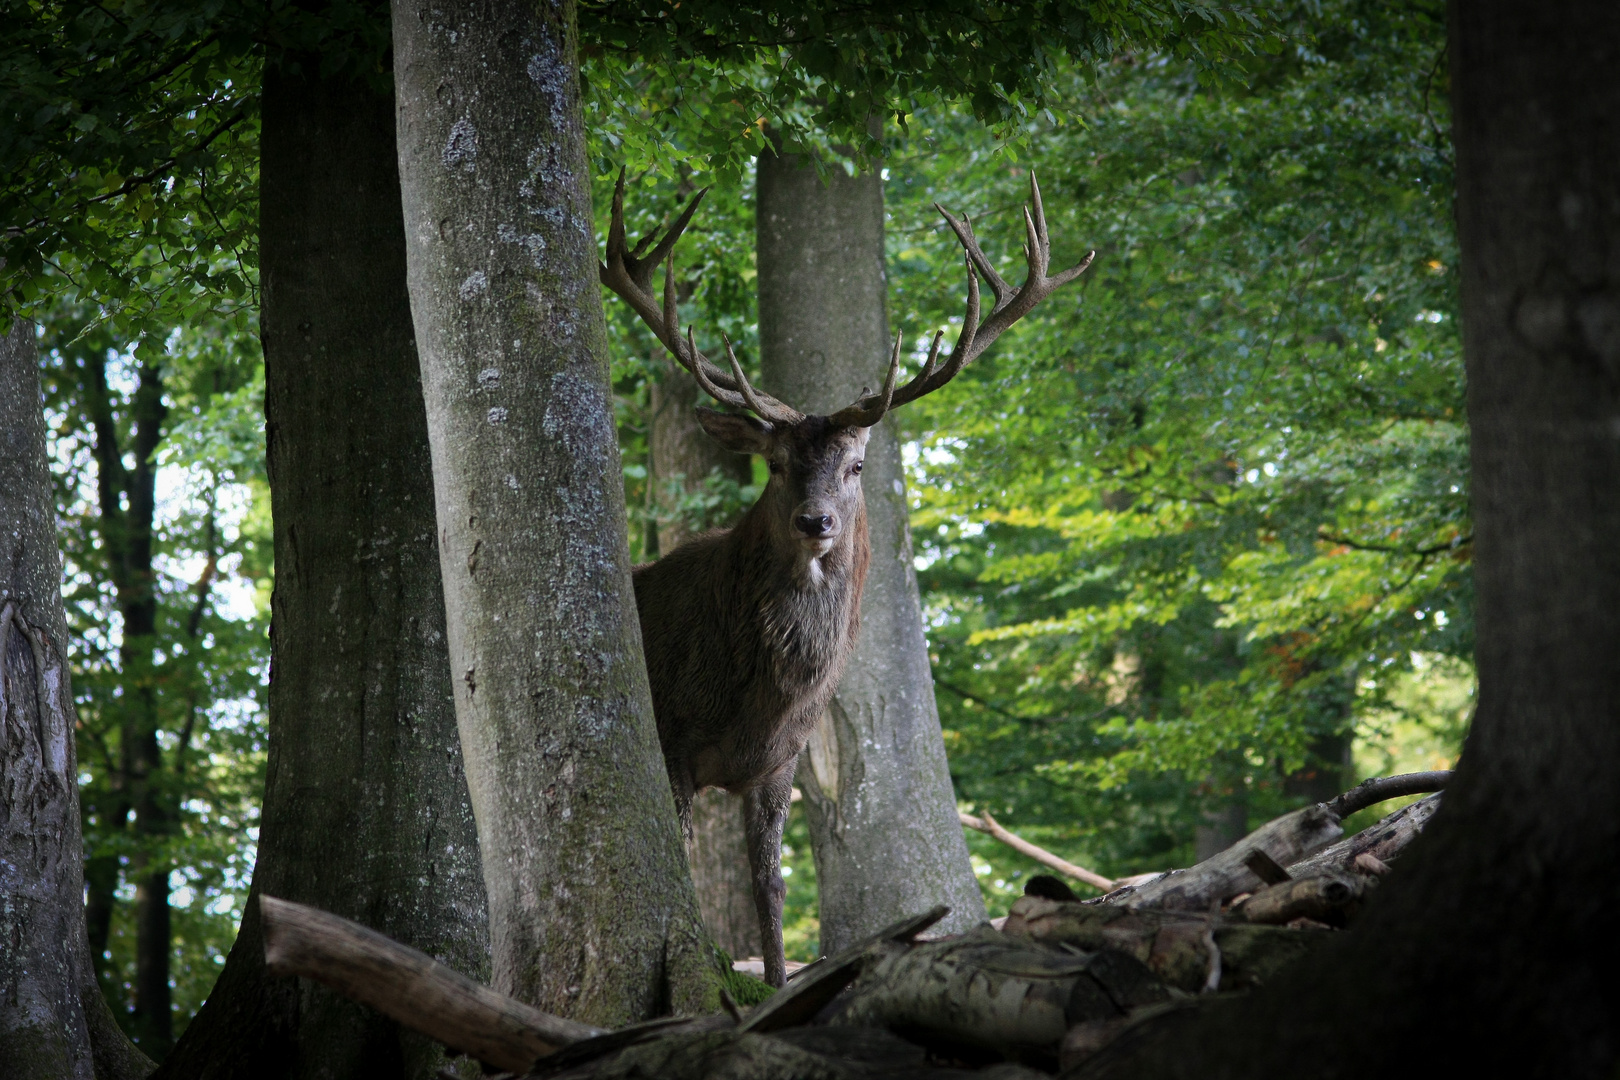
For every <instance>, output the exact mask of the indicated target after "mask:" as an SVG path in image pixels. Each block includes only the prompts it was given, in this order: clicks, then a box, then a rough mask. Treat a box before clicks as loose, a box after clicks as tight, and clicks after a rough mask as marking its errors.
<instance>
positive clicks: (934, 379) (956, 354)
mask: <svg viewBox="0 0 1620 1080" xmlns="http://www.w3.org/2000/svg"><path fill="white" fill-rule="evenodd" d="M962 262H963V263H964V264H965V265H966V267H967V283H968V298H967V310H966V311H965V312H964V313H963V316H962V332H961V333H960V334H958V335H957V336H956V345H955V346H953V347H952V349H951V355H950V359H948V360H946V361H945V366H943V367H940V368H937V369H936V368H935V366H934V365H935V364H936V363H937V362H938V360H939V343H940V339H941V338H943V337H944V336H945V334H944V332H943V331H940V332H938V333H936V334H935V335H934V347H933V348H932V349H930V350H929V353H928V362H927V363H926V364H924V365H923V369H922V371H920V372H918V373H917V377H916V378H915V379H912V380H911V381H910V382H908V383H906V385H904V386H902V387H901V388H900V389H899V390H897V391H895V395H894V401H893V403H892V404H890V406H889V407H890V408H891V409H898V408H899V407H900V406H902V405H905V404H908V403H910V402H913V401H916V400H917V399H918V398H920V397H922V396H923V395H924V394H931V393H933V392H934V391H935V390H938V389H939V388H940V387H942V386H944V385H945V384H946V383H948V382H950V381H951V380H952V379H954V378H956V373H957V372H958V371H961V370H962V369H963V368H964V367H966V366H967V362H968V360H969V359H970V358H971V357H972V356H977V355H978V354H977V353H975V352H974V351H973V341H974V339H975V338H976V337H977V336H978V333H979V277H978V275H977V274H975V273H974V272H973V271H974V266H973V257H972V255H971V254H965V255H963V256H962Z"/></svg>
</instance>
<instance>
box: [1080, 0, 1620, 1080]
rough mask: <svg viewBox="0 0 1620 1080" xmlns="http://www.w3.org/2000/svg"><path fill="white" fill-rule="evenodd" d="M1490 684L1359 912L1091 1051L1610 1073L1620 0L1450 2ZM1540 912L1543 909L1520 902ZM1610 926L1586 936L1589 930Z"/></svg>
mask: <svg viewBox="0 0 1620 1080" xmlns="http://www.w3.org/2000/svg"><path fill="white" fill-rule="evenodd" d="M1449 57H1450V63H1451V66H1452V102H1453V110H1454V115H1455V121H1454V124H1455V139H1456V145H1457V220H1458V233H1459V240H1460V242H1461V253H1462V312H1463V317H1464V322H1463V345H1464V350H1465V354H1466V358H1467V370H1468V417H1469V423H1470V426H1471V440H1472V465H1473V479H1472V495H1473V503H1474V520H1475V536H1476V537H1477V539H1476V541H1475V544H1474V548H1475V552H1474V580H1475V587H1476V591H1477V596H1478V608H1477V620H1478V622H1477V625H1478V631H1477V632H1478V637H1477V645H1476V657H1477V661H1478V670H1479V705H1478V710H1477V712H1476V713H1475V716H1474V721H1473V726H1472V729H1471V731H1470V733H1469V735H1468V740H1467V743H1466V745H1465V746H1464V749H1463V754H1462V760H1461V761H1460V762H1459V764H1458V767H1457V771H1456V775H1455V777H1454V779H1453V780H1452V781H1451V782H1450V783H1449V784H1448V785H1447V786H1446V794H1445V799H1444V801H1443V803H1442V805H1441V808H1440V809H1439V811H1438V812H1437V813H1436V814H1435V816H1434V819H1433V822H1432V824H1431V825H1430V826H1429V827H1428V828H1427V829H1426V830H1425V831H1424V833H1423V835H1422V836H1421V837H1419V838H1418V839H1417V840H1416V841H1415V842H1414V843H1413V845H1412V847H1411V849H1410V850H1409V852H1408V854H1407V855H1406V856H1405V857H1404V858H1403V860H1402V862H1401V864H1400V865H1399V866H1398V867H1396V869H1395V872H1394V873H1392V874H1391V875H1390V876H1389V877H1388V878H1387V879H1386V882H1385V884H1384V885H1383V886H1382V887H1380V888H1379V890H1378V891H1377V893H1376V894H1375V895H1374V896H1373V897H1372V898H1371V900H1370V901H1369V903H1368V905H1367V909H1366V911H1365V913H1364V914H1363V915H1362V916H1361V920H1360V922H1358V923H1357V925H1356V926H1355V927H1354V928H1353V929H1351V930H1350V931H1349V932H1348V933H1346V934H1344V935H1340V936H1336V937H1335V938H1334V939H1333V941H1331V942H1330V943H1329V944H1328V945H1327V946H1326V947H1325V948H1324V949H1323V951H1322V952H1321V953H1320V954H1318V955H1316V956H1313V957H1312V958H1310V959H1309V960H1308V961H1306V962H1305V963H1302V964H1301V965H1300V966H1299V967H1298V968H1295V969H1292V970H1290V971H1289V972H1287V973H1286V975H1285V976H1284V977H1283V978H1281V979H1279V980H1278V981H1277V982H1276V983H1275V984H1274V985H1272V986H1270V987H1266V988H1264V989H1262V990H1261V991H1260V992H1259V993H1257V994H1256V995H1254V996H1253V997H1252V998H1250V999H1249V1000H1247V1001H1240V1002H1232V1003H1221V1004H1220V1006H1219V1007H1218V1008H1213V1009H1211V1010H1209V1012H1208V1014H1207V1015H1200V1016H1186V1017H1181V1018H1178V1019H1176V1020H1174V1021H1167V1022H1166V1023H1165V1024H1162V1025H1144V1026H1143V1029H1141V1030H1139V1031H1138V1030H1133V1032H1132V1033H1131V1037H1129V1038H1125V1039H1122V1040H1121V1042H1120V1043H1119V1044H1116V1045H1115V1046H1111V1047H1110V1048H1109V1049H1108V1050H1106V1051H1104V1052H1103V1053H1102V1054H1100V1055H1098V1057H1097V1058H1095V1059H1093V1060H1092V1061H1091V1062H1088V1063H1087V1065H1086V1066H1084V1067H1083V1068H1082V1069H1081V1070H1080V1071H1079V1072H1078V1073H1076V1074H1075V1075H1084V1076H1122V1077H1123V1076H1129V1077H1133V1078H1138V1077H1159V1076H1188V1077H1192V1076H1197V1077H1224V1076H1232V1077H1237V1076H1244V1077H1249V1076H1255V1075H1263V1074H1265V1073H1267V1072H1274V1071H1279V1070H1282V1069H1287V1068H1293V1069H1297V1067H1298V1063H1299V1062H1300V1061H1309V1062H1310V1063H1311V1072H1312V1074H1313V1075H1317V1076H1324V1077H1341V1076H1342V1077H1365V1076H1372V1075H1380V1074H1398V1075H1420V1074H1423V1073H1425V1072H1431V1071H1433V1072H1436V1073H1437V1074H1438V1073H1440V1072H1443V1071H1448V1069H1449V1067H1455V1062H1456V1054H1457V1051H1458V1048H1460V1047H1488V1048H1489V1053H1490V1054H1491V1070H1492V1071H1493V1072H1494V1073H1496V1074H1498V1075H1509V1074H1516V1073H1524V1074H1527V1075H1535V1076H1609V1075H1612V1074H1613V1071H1614V1068H1615V1065H1616V1061H1617V1059H1620V1034H1617V1029H1616V1027H1615V1024H1614V1017H1615V1016H1616V1015H1617V1014H1620V991H1617V989H1616V987H1615V983H1614V980H1613V979H1612V978H1609V977H1608V975H1607V973H1606V965H1605V963H1604V960H1603V959H1600V956H1599V953H1601V955H1602V956H1603V957H1606V956H1607V955H1608V953H1607V949H1606V948H1604V947H1602V946H1600V945H1598V944H1597V943H1600V942H1605V941H1607V940H1609V938H1610V937H1611V936H1612V930H1611V927H1610V925H1609V923H1610V914H1609V913H1610V911H1611V910H1612V908H1613V905H1614V903H1615V900H1616V898H1617V893H1620V888H1617V881H1616V871H1615V862H1614V853H1615V851H1616V850H1620V724H1616V722H1615V718H1616V716H1617V715H1620V663H1616V662H1615V658H1616V657H1620V543H1617V542H1616V537H1620V264H1617V263H1616V261H1615V257H1614V253H1615V252H1616V251H1620V173H1617V172H1616V171H1615V169H1614V167H1613V163H1614V161H1615V160H1616V159H1617V158H1620V125H1617V123H1616V117H1620V81H1616V80H1615V78H1614V77H1613V72H1614V69H1615V64H1616V63H1617V62H1620V6H1616V5H1614V4H1612V3H1608V2H1601V0H1586V2H1582V3H1570V4H1560V5H1556V6H1555V5H1546V4H1535V3H1525V2H1523V0H1518V2H1514V0H1468V2H1466V3H1464V2H1458V3H1454V4H1453V5H1452V11H1451V41H1450V49H1449ZM1527 912H1533V913H1534V916H1533V917H1528V918H1527V917H1526V913H1527ZM1594 948H1597V949H1598V952H1596V953H1595V952H1594Z"/></svg>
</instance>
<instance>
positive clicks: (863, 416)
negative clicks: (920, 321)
mask: <svg viewBox="0 0 1620 1080" xmlns="http://www.w3.org/2000/svg"><path fill="white" fill-rule="evenodd" d="M903 336H904V335H901V334H896V335H894V350H893V351H892V352H890V353H889V372H888V374H887V375H886V376H884V379H883V390H882V392H881V393H879V394H876V395H873V394H868V393H867V392H866V390H865V389H864V388H863V389H862V390H861V397H860V398H858V399H857V400H856V402H855V404H853V405H846V406H844V407H843V408H842V409H839V410H838V411H837V412H835V413H833V414H832V415H831V416H829V417H827V422H828V423H829V424H831V425H833V426H834V427H871V426H872V425H873V424H875V423H877V422H878V421H879V420H881V419H883V414H884V413H886V412H888V411H889V408H890V403H891V402H892V401H893V400H894V385H895V383H897V382H899V381H900V343H901V340H902V339H903Z"/></svg>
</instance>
